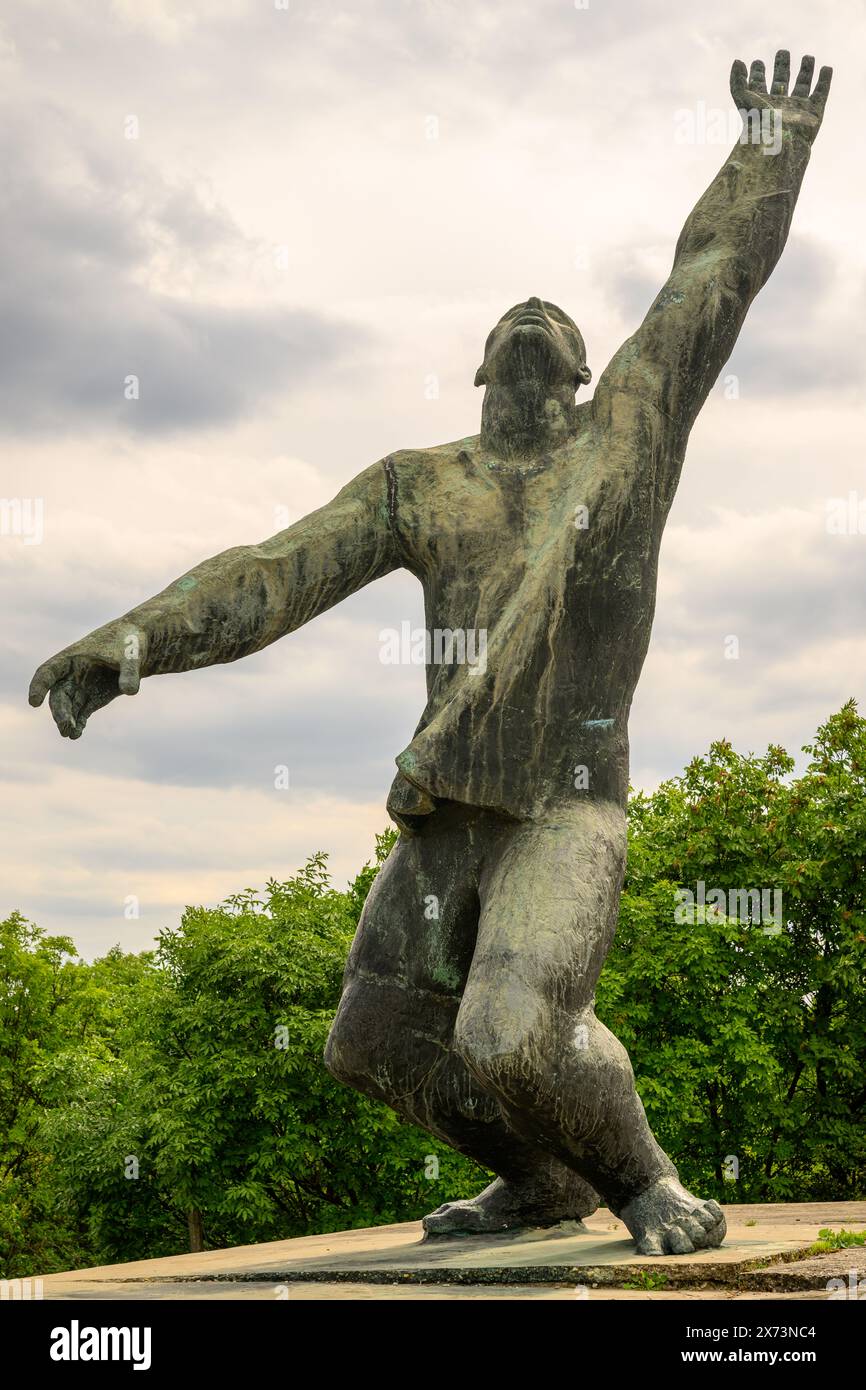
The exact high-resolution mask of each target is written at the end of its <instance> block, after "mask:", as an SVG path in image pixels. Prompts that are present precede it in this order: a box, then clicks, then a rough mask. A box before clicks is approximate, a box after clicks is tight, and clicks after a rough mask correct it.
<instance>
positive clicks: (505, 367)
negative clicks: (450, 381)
mask: <svg viewBox="0 0 866 1390" xmlns="http://www.w3.org/2000/svg"><path fill="white" fill-rule="evenodd" d="M591 380H592V373H591V372H590V370H589V368H588V367H587V365H586V348H585V346H584V342H583V338H582V337H581V335H580V330H579V329H578V327H577V324H576V323H575V322H574V320H573V319H570V318H569V317H568V314H566V313H564V312H563V310H562V309H560V308H559V307H558V306H557V305H556V304H549V303H548V302H547V301H546V300H543V299H536V298H534V297H533V298H532V299H527V301H526V303H525V304H515V306H514V308H513V309H509V310H508V313H507V314H503V315H502V318H501V319H500V320H499V322H498V323H497V325H496V327H495V328H494V329H493V332H492V333H491V334H490V336H489V337H488V339H487V343H486V344H485V347H484V361H483V362H482V364H481V366H480V367H479V368H478V371H477V372H476V374H475V385H476V386H489V385H502V386H514V385H517V384H519V383H520V382H526V381H535V382H538V381H540V382H542V383H543V384H544V385H547V386H550V387H558V386H560V387H561V386H570V387H572V389H573V390H575V391H576V390H577V388H578V387H579V386H585V385H587V383H588V382H589V381H591Z"/></svg>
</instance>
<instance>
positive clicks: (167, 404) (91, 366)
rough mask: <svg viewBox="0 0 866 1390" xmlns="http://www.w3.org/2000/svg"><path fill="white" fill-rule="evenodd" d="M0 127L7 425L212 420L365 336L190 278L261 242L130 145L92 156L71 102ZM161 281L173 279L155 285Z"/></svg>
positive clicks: (62, 430)
mask: <svg viewBox="0 0 866 1390" xmlns="http://www.w3.org/2000/svg"><path fill="white" fill-rule="evenodd" d="M46 139H48V140H50V141H52V142H54V148H53V149H52V153H51V155H50V157H49V158H48V159H46V158H45V157H44V153H43V152H44V148H45V142H46ZM2 140H3V145H4V148H3V149H2V151H0V158H2V161H3V163H4V166H5V167H6V168H7V169H9V171H10V172H9V175H8V178H7V183H6V186H5V192H4V194H3V207H2V221H0V314H2V317H3V322H4V335H3V343H2V345H0V427H2V428H3V429H4V430H6V431H7V432H13V433H22V432H29V433H37V434H49V433H54V434H68V433H69V432H70V431H72V430H76V429H80V428H85V429H93V428H101V429H103V430H107V431H108V430H111V431H117V430H120V431H125V432H130V433H133V434H135V433H139V432H141V433H170V432H172V431H178V430H187V431H189V430H192V429H194V428H201V427H202V426H209V427H212V426H217V425H223V426H224V425H226V424H229V423H231V422H233V421H235V420H237V419H238V418H240V417H242V416H244V415H246V414H248V413H249V412H250V411H251V410H253V409H254V408H255V407H258V406H261V405H262V404H263V403H266V402H267V401H268V399H269V398H270V397H272V396H274V395H281V396H282V395H287V394H290V393H291V392H293V391H295V390H297V389H298V387H299V385H301V384H302V383H303V382H304V381H305V380H307V379H308V378H309V377H310V376H312V375H315V374H316V373H321V372H323V371H324V370H325V369H326V368H329V367H330V366H331V365H332V364H333V363H335V362H337V361H338V360H339V359H340V357H341V356H345V355H351V354H352V353H357V351H358V349H359V347H360V346H361V344H362V343H363V342H364V340H365V338H366V337H368V336H369V335H368V334H365V332H364V331H362V330H361V329H360V328H359V327H357V326H353V325H351V324H347V323H345V322H339V321H338V320H336V319H333V318H331V317H329V316H327V315H324V314H320V313H318V312H315V311H313V310H311V309H308V308H307V309H304V308H296V309H288V308H285V307H280V306H271V305H269V304H267V303H262V302H255V299H254V297H253V295H252V294H251V295H250V302H248V303H244V302H240V303H229V302H226V300H225V297H224V296H223V297H222V298H220V297H217V296H218V292H217V291H214V290H213V289H212V288H211V287H210V286H209V285H207V284H206V285H205V288H204V290H203V291H200V290H198V289H197V283H198V281H200V280H202V279H205V277H206V276H207V275H210V277H211V278H214V277H215V275H216V273H217V272H218V271H219V269H220V267H222V268H223V269H225V270H226V271H227V272H229V283H231V272H232V270H234V273H235V274H236V273H237V263H238V261H242V260H243V259H244V258H246V259H247V260H249V259H254V258H255V256H256V255H259V256H260V255H261V254H262V250H261V248H260V247H257V246H255V245H254V243H252V242H250V241H249V239H245V238H244V237H243V236H242V234H241V232H240V231H239V229H238V228H237V226H236V225H235V224H234V223H233V221H232V220H231V218H230V217H228V215H227V214H226V213H225V212H224V211H223V210H222V209H220V208H218V207H214V206H208V205H207V204H206V203H205V202H204V201H203V199H202V197H201V196H200V195H199V194H198V193H197V191H196V190H195V189H194V188H191V187H188V186H186V187H185V186H182V185H181V186H171V185H170V184H169V183H167V182H166V181H165V180H163V179H162V178H161V177H160V176H159V175H158V174H156V173H155V172H154V170H153V169H151V168H150V167H149V166H148V165H147V164H146V162H144V161H140V160H138V159H132V158H127V159H121V158H120V157H119V156H118V155H116V154H115V155H114V156H113V157H106V154H105V152H104V151H103V150H101V149H98V148H96V147H94V145H93V143H92V134H91V132H90V131H89V130H88V129H87V127H86V124H85V123H84V122H83V120H81V119H80V118H79V119H70V117H69V115H68V113H66V112H61V111H60V110H56V111H54V112H53V113H50V114H49V115H47V116H46V117H44V118H43V120H42V121H41V122H40V124H39V127H38V128H37V129H34V128H33V126H32V125H31V124H30V123H29V122H28V121H27V120H26V119H23V118H21V117H19V118H18V119H17V120H13V121H11V122H10V123H9V125H8V126H7V128H6V130H5V133H4V135H3V137H2ZM130 143H132V142H130ZM184 280H186V281H187V283H186V284H184ZM169 281H173V283H174V285H175V288H174V289H173V290H171V291H170V290H168V289H165V288H161V284H164V283H167V282H169ZM181 290H183V291H184V292H183V293H181V292H180V291H181ZM257 297H258V298H260V297H261V296H260V295H259V296H257ZM132 378H134V379H135V381H134V382H132V380H131V379H132Z"/></svg>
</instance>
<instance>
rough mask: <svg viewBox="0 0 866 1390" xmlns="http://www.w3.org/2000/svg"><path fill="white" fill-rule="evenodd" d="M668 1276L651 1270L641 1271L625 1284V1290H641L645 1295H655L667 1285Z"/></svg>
mask: <svg viewBox="0 0 866 1390" xmlns="http://www.w3.org/2000/svg"><path fill="white" fill-rule="evenodd" d="M667 1282H668V1276H667V1274H663V1273H661V1272H659V1273H656V1272H654V1271H653V1270H649V1269H639V1270H637V1272H636V1273H635V1275H634V1277H633V1278H632V1279H630V1280H629V1281H628V1282H627V1283H625V1284H623V1288H624V1289H640V1290H641V1291H642V1292H644V1293H655V1292H656V1290H658V1289H663V1288H665V1286H666V1285H667Z"/></svg>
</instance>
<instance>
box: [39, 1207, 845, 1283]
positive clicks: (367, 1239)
mask: <svg viewBox="0 0 866 1390" xmlns="http://www.w3.org/2000/svg"><path fill="white" fill-rule="evenodd" d="M725 1214H726V1216H727V1221H728V1236H727V1239H726V1241H725V1243H724V1245H723V1246H722V1247H721V1249H720V1250H708V1251H700V1252H698V1253H697V1254H694V1255H668V1256H661V1257H659V1258H655V1259H649V1258H647V1257H645V1256H640V1255H636V1254H635V1252H634V1247H633V1245H632V1242H631V1240H630V1238H629V1236H628V1232H627V1231H626V1230H625V1228H624V1226H623V1225H622V1223H621V1222H619V1221H617V1219H616V1218H615V1217H614V1216H613V1215H612V1214H611V1213H610V1212H608V1211H605V1210H601V1211H599V1212H597V1213H596V1214H595V1215H594V1216H593V1217H591V1218H589V1219H588V1220H587V1221H586V1223H585V1224H583V1225H582V1226H581V1225H579V1224H577V1223H564V1224H563V1225H562V1226H559V1227H554V1228H552V1229H549V1230H544V1231H523V1232H520V1233H517V1234H507V1235H500V1236H470V1237H464V1238H460V1239H438V1240H432V1241H424V1240H422V1231H421V1226H420V1223H419V1222H409V1223H406V1224H404V1225H398V1226H377V1227H371V1228H368V1229H366V1230H357V1231H340V1232H335V1233H333V1234H329V1235H322V1236H305V1237H302V1238H301V1239H298V1240H284V1241H273V1242H271V1243H269V1244H266V1245H248V1246H238V1247H235V1248H233V1249H228V1250H208V1251H205V1252H203V1253H201V1254H196V1255H175V1256H172V1257H170V1258H167V1259H157V1260H140V1261H134V1262H131V1263H127V1264H119V1265H106V1266H102V1267H99V1268H95V1269H86V1270H74V1271H70V1272H67V1273H63V1274H52V1275H47V1276H45V1278H44V1280H43V1285H42V1288H43V1295H44V1297H45V1298H47V1299H73V1300H81V1299H85V1300H86V1299H117V1298H132V1299H154V1298H157V1299H159V1298H169V1299H171V1298H181V1299H186V1298H194V1299H232V1298H244V1299H246V1298H254V1299H271V1300H272V1299H275V1298H277V1299H278V1298H283V1299H298V1298H300V1299H322V1298H327V1299H334V1298H339V1299H353V1298H367V1299H371V1298H377V1299H382V1298H395V1297H396V1298H414V1299H429V1298H438V1299H443V1298H446V1299H450V1298H455V1297H460V1298H488V1299H490V1298H508V1299H567V1298H570V1299H574V1298H583V1297H590V1296H591V1297H593V1298H616V1299H623V1300H630V1299H640V1300H642V1299H646V1298H652V1299H667V1298H730V1299H740V1298H756V1297H757V1298H760V1297H765V1298H779V1297H786V1298H825V1299H826V1298H827V1297H828V1291H827V1281H828V1280H829V1279H831V1278H834V1277H842V1278H848V1277H849V1275H850V1271H852V1270H853V1271H855V1272H856V1273H857V1275H858V1276H862V1277H863V1279H864V1281H866V1249H864V1247H854V1248H852V1249H848V1250H843V1251H840V1252H838V1253H833V1254H830V1255H822V1256H818V1257H815V1256H809V1255H808V1248H809V1246H810V1245H811V1244H812V1243H813V1242H814V1241H815V1240H817V1238H818V1231H819V1230H820V1229H821V1228H822V1227H825V1226H828V1227H830V1228H835V1229H840V1228H841V1227H843V1226H844V1227H845V1228H846V1229H848V1230H856V1231H861V1230H864V1229H866V1202H834V1203H800V1204H791V1205H788V1204H777V1205H761V1206H729V1207H726V1208H725ZM629 1284H631V1285H633V1287H631V1288H627V1287H625V1286H626V1285H629ZM863 1291H864V1293H866V1283H864V1290H863Z"/></svg>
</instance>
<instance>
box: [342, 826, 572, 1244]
mask: <svg viewBox="0 0 866 1390" xmlns="http://www.w3.org/2000/svg"><path fill="white" fill-rule="evenodd" d="M490 823H491V818H490V817H489V816H485V815H484V814H483V813H471V812H468V811H463V810H459V809H457V808H454V809H453V810H451V809H446V810H444V811H441V812H437V814H436V816H435V817H431V823H430V825H429V827H425V829H424V830H423V831H422V833H421V834H420V835H418V836H412V837H401V839H400V840H399V841H398V843H397V844H396V845H395V847H394V849H393V850H392V852H391V854H390V856H389V858H388V860H387V862H386V863H385V865H384V866H383V867H382V869H381V871H380V872H379V874H378V875H377V877H376V879H375V881H374V883H373V886H372V889H371V891H370V894H369V896H368V898H367V902H366V903H365V905H364V911H363V914H362V917H361V921H360V923H359V926H358V931H357V934H356V936H355V940H354V943H353V945H352V950H351V953H350V955H349V960H348V963H347V966H346V975H345V980H344V986H343V995H342V998H341V1000H340V1006H339V1009H338V1011H337V1016H336V1018H335V1020H334V1024H333V1027H332V1029H331V1033H330V1036H329V1038H328V1044H327V1048H326V1051H325V1063H326V1065H327V1067H328V1070H329V1071H330V1072H331V1073H332V1074H333V1075H334V1076H335V1077H337V1079H338V1080H340V1081H343V1082H345V1083H346V1084H347V1085H350V1086H353V1087H354V1088H355V1089H356V1090H359V1091H362V1092H364V1094H366V1095H369V1096H372V1097H374V1098H375V1099H377V1100H381V1101H384V1102H385V1103H386V1104H388V1105H390V1106H391V1107H392V1108H393V1109H394V1110H396V1111H397V1112H398V1113H399V1114H400V1115H402V1116H403V1117H404V1118H406V1119H409V1120H411V1121H412V1122H413V1123H415V1124H418V1125H420V1126H422V1127H423V1128H424V1129H427V1130H429V1132H430V1133H431V1134H434V1135H435V1136H436V1137H437V1138H438V1139H440V1140H442V1141H444V1142H445V1143H446V1144H448V1145H450V1146H451V1147H452V1148H454V1149H457V1150H459V1152H460V1153H463V1154H466V1155H468V1156H469V1157H471V1158H474V1159H475V1160H476V1162H478V1163H480V1164H482V1165H483V1166H484V1167H485V1168H489V1169H492V1170H493V1171H494V1172H495V1173H498V1174H499V1175H500V1176H499V1178H498V1179H497V1180H496V1182H494V1183H492V1184H491V1185H490V1186H489V1187H488V1188H486V1189H485V1190H484V1192H483V1193H481V1194H479V1196H478V1197H477V1198H475V1199H473V1200H472V1201H464V1202H449V1203H446V1204H445V1205H444V1206H442V1207H440V1208H439V1209H438V1210H437V1211H436V1212H435V1213H433V1214H432V1215H431V1216H430V1217H428V1218H427V1219H426V1221H425V1227H426V1229H427V1231H428V1233H429V1234H437V1235H440V1234H442V1235H444V1234H455V1233H458V1232H467V1231H470V1232H471V1231H493V1230H505V1229H509V1228H511V1227H515V1226H521V1225H553V1224H555V1223H557V1222H559V1221H562V1220H566V1219H575V1220H577V1219H580V1217H582V1216H585V1215H587V1214H588V1213H589V1212H591V1211H594V1210H595V1208H596V1207H597V1206H598V1203H599V1198H598V1195H597V1194H596V1193H595V1192H594V1191H593V1190H592V1189H591V1188H590V1187H589V1186H588V1184H587V1183H586V1182H585V1181H584V1180H583V1179H582V1178H581V1177H580V1176H579V1175H578V1174H577V1173H576V1172H575V1171H574V1170H573V1169H572V1168H570V1167H567V1166H566V1165H564V1164H563V1163H561V1162H560V1160H559V1159H558V1158H556V1157H555V1156H554V1155H552V1154H550V1153H548V1152H547V1151H546V1150H544V1149H539V1147H538V1146H537V1145H536V1144H535V1143H533V1142H532V1141H530V1140H527V1139H525V1138H523V1137H521V1136H519V1135H517V1134H515V1133H514V1131H513V1130H511V1129H510V1128H509V1126H508V1124H507V1123H506V1121H505V1119H504V1117H503V1114H502V1110H501V1107H500V1105H499V1102H498V1100H497V1099H496V1097H495V1096H492V1095H490V1094H489V1093H488V1092H486V1091H485V1090H484V1089H483V1087H482V1086H481V1085H480V1084H479V1083H478V1081H477V1079H476V1078H475V1076H473V1074H472V1073H471V1072H470V1071H469V1069H468V1067H467V1066H466V1064H465V1062H464V1061H463V1059H462V1057H460V1056H459V1055H458V1054H457V1053H456V1052H455V1051H454V1048H453V1046H452V1039H453V1033H454V1023H455V1019H456V1017H457V1011H458V1009H459V1007H460V1000H461V997H462V994H463V989H464V986H465V983H466V979H467V976H468V974H469V969H470V965H471V962H472V955H473V951H474V947H475V938H476V932H477V928H478V912H479V900H478V875H479V865H480V860H481V857H482V853H483V850H484V848H485V847H486V845H487V844H488V843H489V838H490V834H489V825H490Z"/></svg>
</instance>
